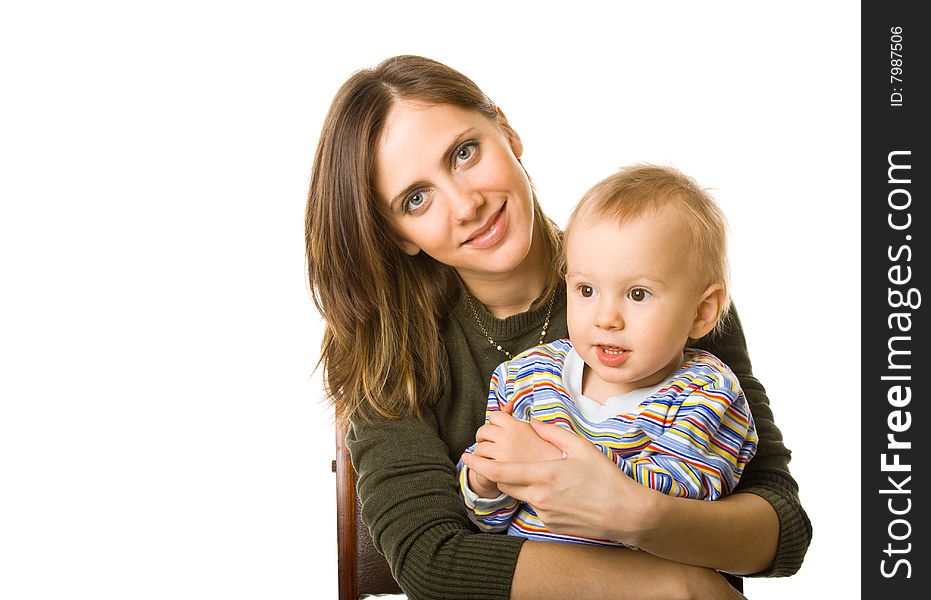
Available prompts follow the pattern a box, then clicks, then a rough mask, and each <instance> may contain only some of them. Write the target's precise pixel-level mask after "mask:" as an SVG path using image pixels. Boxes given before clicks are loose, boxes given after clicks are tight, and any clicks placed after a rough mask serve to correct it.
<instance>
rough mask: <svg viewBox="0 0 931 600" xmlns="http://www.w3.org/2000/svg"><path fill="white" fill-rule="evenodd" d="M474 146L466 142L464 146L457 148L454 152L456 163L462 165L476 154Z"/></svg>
mask: <svg viewBox="0 0 931 600" xmlns="http://www.w3.org/2000/svg"><path fill="white" fill-rule="evenodd" d="M475 146H476V143H475V142H466V143H465V144H463V145H461V146H459V148H458V149H457V150H456V156H455V159H456V162H458V163H464V162H468V161H469V160H470V159H472V157H473V156H474V155H475V152H476V148H475Z"/></svg>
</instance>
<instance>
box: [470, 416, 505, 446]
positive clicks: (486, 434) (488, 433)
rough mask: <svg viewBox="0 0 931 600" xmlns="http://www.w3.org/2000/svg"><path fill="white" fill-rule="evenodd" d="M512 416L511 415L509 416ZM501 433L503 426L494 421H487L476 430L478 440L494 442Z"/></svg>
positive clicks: (476, 439)
mask: <svg viewBox="0 0 931 600" xmlns="http://www.w3.org/2000/svg"><path fill="white" fill-rule="evenodd" d="M508 418H510V417H508ZM499 433H501V428H500V427H498V426H497V425H495V424H493V423H485V424H484V425H482V426H481V427H479V428H478V431H476V432H475V441H476V442H493V441H495V439H497V437H498V434H499Z"/></svg>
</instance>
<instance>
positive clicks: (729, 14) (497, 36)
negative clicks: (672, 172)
mask: <svg viewBox="0 0 931 600" xmlns="http://www.w3.org/2000/svg"><path fill="white" fill-rule="evenodd" d="M21 4H22V6H20V7H10V6H7V5H4V8H3V9H0V56H3V60H2V61H0V81H2V84H0V85H2V87H3V92H2V94H0V201H2V205H0V206H2V209H0V286H2V290H3V291H2V294H0V304H2V310H0V324H2V325H0V403H2V404H0V406H2V413H0V596H2V597H3V598H10V599H19V598H74V597H94V598H121V599H122V598H167V597H172V598H220V597H222V598H334V597H335V596H336V542H335V540H336V533H335V499H334V476H333V475H332V474H331V473H330V460H331V458H332V456H333V430H332V424H331V419H332V417H331V411H330V410H329V409H328V408H327V406H326V405H325V403H323V402H322V400H321V394H320V381H319V373H317V374H314V375H312V371H313V367H314V364H315V360H316V352H317V348H318V344H319V338H320V332H321V323H320V321H319V317H317V316H316V314H315V313H314V310H313V306H312V303H311V301H310V296H309V293H308V291H307V287H306V283H305V272H304V268H305V264H304V256H303V255H304V245H303V212H304V205H305V198H306V188H307V183H308V177H309V167H310V164H311V160H312V156H313V152H314V148H315V145H316V141H317V137H318V135H319V132H320V126H321V124H322V121H323V118H324V115H325V113H326V110H327V108H328V105H329V102H330V100H331V99H332V97H333V94H334V93H335V92H336V90H337V88H338V87H339V85H340V84H341V83H342V82H343V81H344V80H345V79H346V78H347V77H348V76H349V75H350V74H351V73H352V72H353V71H354V70H355V69H358V68H361V67H364V66H368V65H372V64H374V63H377V62H378V61H380V60H381V59H383V58H386V57H388V56H391V55H394V54H401V53H416V54H423V55H426V56H430V57H432V58H435V59H438V60H440V61H443V62H446V63H447V64H449V65H451V66H453V67H455V68H457V69H459V70H461V71H462V72H464V73H465V74H467V75H468V76H470V77H472V78H473V79H474V80H475V81H476V82H477V83H478V84H479V86H481V87H482V88H483V89H484V90H485V91H486V92H487V93H488V94H489V95H490V96H491V97H492V98H493V99H494V100H495V102H497V103H498V104H499V105H500V106H501V107H503V108H504V110H505V111H506V112H507V114H508V116H509V118H510V121H511V123H512V125H513V126H514V127H515V128H516V130H517V131H518V133H519V134H520V135H521V136H522V138H523V140H524V144H525V148H526V153H525V156H524V158H525V165H526V166H527V168H528V170H529V172H530V174H531V176H532V177H533V178H534V181H535V183H536V185H537V188H538V190H539V193H540V198H541V200H542V202H543V204H544V207H545V209H546V210H547V212H548V213H549V214H550V215H551V216H552V217H553V218H554V219H555V220H556V221H557V222H558V223H560V224H563V223H564V222H565V218H566V216H567V215H568V212H569V210H570V208H571V206H572V205H573V203H574V202H575V201H576V200H577V199H578V198H579V197H580V196H581V194H582V193H583V192H584V191H585V189H587V188H588V186H590V185H591V184H592V183H594V182H595V181H596V180H598V179H600V178H602V177H604V176H605V175H607V174H609V173H610V172H611V171H613V170H614V169H615V168H616V167H618V166H620V165H623V164H627V163H630V162H635V161H652V162H660V163H672V164H675V165H677V166H678V167H680V168H681V169H683V170H684V171H686V172H687V173H689V174H691V175H692V176H694V177H695V178H696V179H697V180H698V181H699V182H700V183H701V184H703V185H705V186H708V187H710V188H713V192H714V194H715V196H716V197H717V199H718V201H719V202H720V204H721V205H722V206H723V208H724V211H725V213H726V214H727V215H728V217H729V219H730V223H731V227H732V239H731V244H732V245H731V260H732V270H733V289H734V296H735V298H736V300H737V303H738V307H739V310H740V315H741V317H742V318H743V322H744V328H745V330H746V332H747V336H748V342H749V346H750V352H751V356H752V357H753V359H754V367H755V372H756V373H757V375H758V377H759V378H760V379H761V380H762V381H763V382H764V383H765V384H766V385H767V387H768V390H769V393H770V397H771V398H772V400H773V404H774V409H775V413H776V417H777V422H778V423H779V425H780V426H781V427H782V430H783V433H784V434H785V439H786V443H787V444H788V445H789V447H790V448H792V449H793V450H794V459H793V462H792V469H793V473H794V475H795V477H796V479H797V480H798V481H799V484H800V486H801V497H802V500H803V502H804V505H805V507H806V508H807V510H808V513H809V515H810V516H811V518H812V521H813V523H814V541H813V543H812V546H811V549H810V551H809V553H808V557H807V559H806V562H805V565H804V567H803V568H802V570H801V571H800V573H799V574H798V575H796V576H795V577H792V578H790V579H784V580H751V581H748V582H747V584H746V591H747V593H748V595H749V596H750V597H751V598H753V599H755V600H763V599H768V598H773V599H775V598H785V597H787V596H793V595H794V596H795V597H799V598H813V597H820V596H827V595H829V594H830V595H831V596H832V597H839V598H852V597H855V596H857V595H858V593H859V592H858V589H859V550H858V548H859V533H858V530H859V390H858V388H857V384H856V382H857V381H858V380H859V218H860V217H859V215H860V207H859V170H860V168H859V144H860V136H859V134H860V124H859V118H860V110H859V106H860V100H859V98H860V96H859V95H860V87H859V86H860V80H859V44H860V42H859V31H860V16H859V6H858V5H857V4H854V3H849V2H821V3H807V2H806V3H802V2H783V3H779V4H765V5H756V4H755V5H753V7H750V6H746V5H744V4H743V3H736V2H735V3H730V2H727V3H720V2H719V3H711V2H703V3H695V4H694V5H693V4H691V3H669V2H665V3H661V4H659V3H654V4H650V6H649V7H648V6H646V5H647V3H643V2H636V3H634V2H630V3H621V2H612V3H608V2H605V3H592V2H585V1H579V0H577V1H574V2H571V3H566V4H560V5H559V6H558V7H554V8H544V7H541V6H540V5H538V4H537V3H533V4H531V3H527V4H526V6H520V7H511V4H512V3H506V2H492V3H484V2H471V3H445V2H443V3H439V2H405V3H391V4H390V5H389V4H388V3H371V4H367V3H350V2H347V3H345V6H344V7H343V5H342V4H341V5H340V6H341V7H337V4H336V3H329V4H327V3H311V2H294V3H282V2H262V3H259V2H255V3H251V4H249V3H228V2H227V3H220V2H217V3H207V2H190V1H188V2H158V3H154V2H153V3H149V4H146V3H138V2H137V3H132V6H129V4H128V3H120V2H113V3H109V4H107V3H102V2H79V3H70V2H67V3H66V2H61V3H57V4H50V3H43V2H33V3H28V4H27V3H21ZM513 4H517V3H513ZM655 4H659V5H655Z"/></svg>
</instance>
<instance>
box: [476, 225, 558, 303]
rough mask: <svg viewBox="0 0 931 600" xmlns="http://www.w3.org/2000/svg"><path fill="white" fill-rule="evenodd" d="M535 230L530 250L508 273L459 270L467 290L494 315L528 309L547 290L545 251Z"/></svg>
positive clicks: (547, 271)
mask: <svg viewBox="0 0 931 600" xmlns="http://www.w3.org/2000/svg"><path fill="white" fill-rule="evenodd" d="M541 239H542V236H541V235H538V234H537V232H536V231H535V232H534V236H533V241H532V242H531V244H530V251H529V252H528V253H527V256H526V257H525V258H524V260H523V261H521V263H520V264H519V265H518V266H517V267H516V268H515V269H514V270H512V271H509V272H508V273H489V274H476V273H469V274H465V273H461V274H460V276H461V277H462V280H463V283H465V285H466V288H467V289H468V291H469V293H471V294H472V296H474V297H475V299H476V300H478V301H479V302H481V303H482V304H483V305H484V306H485V309H486V310H487V311H488V312H489V313H491V314H492V315H493V316H494V317H495V318H498V319H504V318H507V317H510V316H511V315H516V314H518V313H522V312H525V311H527V310H528V309H529V308H530V307H531V306H532V305H533V303H534V301H536V299H537V298H539V297H540V294H542V293H543V291H544V290H545V289H546V280H547V277H546V276H547V273H549V270H550V268H551V267H550V266H549V265H546V264H544V263H545V262H546V256H545V255H546V252H545V251H544V248H543V244H542V242H541V241H540V240H541Z"/></svg>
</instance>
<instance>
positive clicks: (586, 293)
mask: <svg viewBox="0 0 931 600" xmlns="http://www.w3.org/2000/svg"><path fill="white" fill-rule="evenodd" d="M579 294H580V295H581V296H582V297H583V298H591V297H592V296H594V295H595V288H593V287H592V286H590V285H580V286H579Z"/></svg>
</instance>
